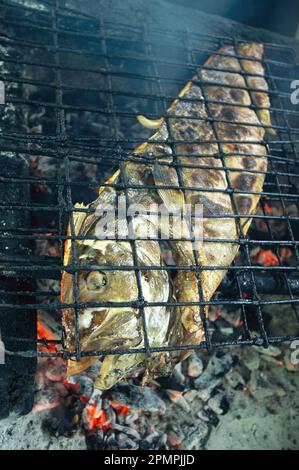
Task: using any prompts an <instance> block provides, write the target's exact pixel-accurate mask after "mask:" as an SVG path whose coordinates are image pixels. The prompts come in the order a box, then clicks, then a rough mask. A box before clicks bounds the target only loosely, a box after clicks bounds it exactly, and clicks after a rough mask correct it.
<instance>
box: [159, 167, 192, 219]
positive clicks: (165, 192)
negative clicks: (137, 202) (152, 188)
mask: <svg viewBox="0 0 299 470" xmlns="http://www.w3.org/2000/svg"><path fill="white" fill-rule="evenodd" d="M173 171H175V170H173ZM152 173H153V177H154V181H155V184H156V186H157V191H158V194H159V196H160V198H161V199H162V201H163V203H164V204H165V207H166V208H167V210H169V211H171V212H175V211H178V210H179V211H183V209H184V193H183V191H182V190H181V189H179V188H178V189H176V188H173V189H172V188H171V189H159V186H175V184H177V181H176V172H175V174H174V175H172V169H171V168H167V167H166V166H165V167H162V166H161V165H159V164H158V162H155V164H154V167H153V171H152Z"/></svg>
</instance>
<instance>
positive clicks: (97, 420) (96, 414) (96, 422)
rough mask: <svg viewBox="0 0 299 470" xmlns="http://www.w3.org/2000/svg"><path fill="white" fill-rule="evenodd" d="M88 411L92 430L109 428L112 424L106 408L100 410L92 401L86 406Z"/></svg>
mask: <svg viewBox="0 0 299 470" xmlns="http://www.w3.org/2000/svg"><path fill="white" fill-rule="evenodd" d="M86 413H87V416H88V418H89V424H88V426H89V429H90V431H96V430H97V429H98V428H102V429H109V428H110V424H109V422H108V417H107V415H106V413H105V411H104V410H99V409H98V406H97V404H96V403H90V404H89V405H87V407H86Z"/></svg>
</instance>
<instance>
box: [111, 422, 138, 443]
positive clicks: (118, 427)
mask: <svg viewBox="0 0 299 470" xmlns="http://www.w3.org/2000/svg"><path fill="white" fill-rule="evenodd" d="M113 430H114V431H118V432H121V433H123V434H127V435H128V436H129V437H130V438H131V439H135V440H138V441H139V440H140V438H141V437H140V434H139V432H138V431H136V430H135V429H132V428H129V427H128V426H121V425H120V424H117V423H115V424H114V425H113Z"/></svg>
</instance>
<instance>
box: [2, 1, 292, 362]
mask: <svg viewBox="0 0 299 470" xmlns="http://www.w3.org/2000/svg"><path fill="white" fill-rule="evenodd" d="M68 3H69V4H71V2H68ZM68 3H67V2H60V1H57V0H56V1H55V0H52V1H50V0H49V1H37V2H35V1H33V2H30V5H29V4H28V2H22V1H21V0H20V1H16V2H13V1H5V2H3V6H2V9H1V16H2V24H3V32H2V33H1V35H0V53H1V57H0V60H1V64H2V65H1V70H0V80H2V81H3V82H4V83H5V89H6V103H5V105H2V109H1V113H2V122H1V124H0V129H1V133H0V146H1V151H2V155H3V160H2V161H3V164H2V168H3V166H5V167H6V168H7V165H8V162H10V164H9V165H10V166H9V169H10V171H8V172H7V171H6V172H5V173H4V172H3V171H2V176H1V191H2V192H3V194H4V195H6V196H3V197H2V200H1V211H2V216H1V218H2V226H1V242H0V243H1V261H0V262H1V278H2V287H1V293H2V303H1V304H0V313H1V329H2V339H3V341H4V343H5V345H6V347H7V349H8V350H10V352H9V357H10V360H12V361H13V364H16V363H17V362H18V361H21V360H23V359H24V358H27V359H28V360H29V361H31V362H27V363H26V364H27V365H28V364H31V367H33V368H34V364H35V362H34V361H35V360H36V357H37V356H62V357H65V358H74V359H77V360H79V359H80V358H81V357H82V356H86V355H96V356H105V355H108V354H111V353H112V352H113V354H131V353H136V351H138V352H145V353H147V354H151V353H153V352H157V351H163V350H168V351H169V350H174V349H202V348H207V349H209V350H211V349H212V348H216V347H217V348H224V347H226V346H233V345H260V346H265V347H267V346H269V345H270V344H275V343H282V342H290V341H292V340H295V339H299V325H297V327H295V328H293V327H292V330H291V331H289V332H288V333H287V334H285V332H283V333H281V335H277V334H276V335H273V334H271V332H269V331H268V325H267V319H266V317H265V313H264V309H265V307H268V308H269V306H273V309H274V308H276V311H277V315H279V308H285V306H288V308H289V309H290V311H291V312H293V315H294V318H297V320H298V319H299V317H298V311H297V309H298V302H299V276H298V266H299V254H298V243H299V238H298V235H299V206H298V203H299V194H298V188H299V184H298V183H299V182H298V178H299V173H298V143H299V140H298V135H299V109H298V106H295V105H294V104H292V103H291V101H290V92H291V89H290V83H291V80H293V79H296V78H298V76H299V74H298V73H299V65H298V51H299V48H298V47H297V48H296V45H295V43H294V42H292V41H291V40H286V39H284V38H280V39H279V38H277V40H276V42H270V41H269V40H267V41H265V40H264V41H263V42H264V44H265V57H264V59H263V63H264V66H265V70H266V79H267V82H268V84H269V89H270V91H269V94H270V99H271V104H272V109H271V114H272V119H273V125H274V128H275V129H276V131H277V136H276V137H274V138H272V140H271V141H268V150H269V152H268V161H269V170H268V172H267V177H266V182H265V185H264V190H263V192H262V195H261V196H262V197H261V208H260V211H259V213H257V214H256V215H254V216H253V219H254V220H253V223H252V227H251V229H250V231H249V235H248V237H242V236H241V237H240V239H239V240H237V242H238V243H239V244H240V253H241V256H240V260H241V261H239V262H238V261H236V262H234V263H233V265H232V266H230V267H229V269H228V274H227V276H226V278H225V280H224V281H223V283H222V285H221V286H220V288H219V291H218V293H217V294H216V295H215V296H214V297H213V299H212V300H210V301H209V302H207V301H204V299H202V301H201V302H199V304H200V306H201V309H202V317H203V323H204V328H205V334H206V339H205V341H204V342H202V343H201V344H200V345H188V346H177V347H166V346H165V347H151V345H150V344H149V342H148V338H147V331H146V330H147V329H146V324H144V336H145V342H144V343H145V347H144V348H142V349H137V348H134V349H127V350H119V351H118V350H113V351H110V350H96V351H90V352H83V351H81V346H80V338H79V331H76V351H75V352H70V351H68V350H66V348H65V345H64V338H63V331H61V338H60V339H58V340H48V339H46V338H42V339H41V338H40V339H38V340H37V339H36V327H35V326H31V328H27V330H26V331H25V332H24V331H22V328H20V327H19V328H16V329H13V328H11V323H10V322H11V321H12V319H13V318H14V317H15V316H16V315H19V313H20V312H21V315H22V318H24V319H26V322H29V323H30V322H31V323H30V324H33V325H36V311H37V310H38V309H43V310H47V311H48V312H51V314H52V315H56V317H57V318H59V315H60V312H61V309H62V308H64V307H67V305H63V304H61V303H60V301H59V292H58V291H57V290H56V291H53V290H52V291H51V290H48V289H44V290H42V289H40V288H37V281H38V280H39V279H45V280H53V279H56V280H58V279H60V277H61V273H62V271H63V270H64V269H65V268H64V267H63V263H62V257H59V256H52V257H51V256H44V255H36V254H34V246H35V244H36V243H42V242H50V243H53V242H54V243H59V246H60V248H61V253H62V251H63V243H64V242H65V240H67V239H71V240H72V243H73V242H74V240H75V239H76V236H75V233H74V223H73V214H74V210H76V211H78V209H74V203H75V202H82V201H83V202H85V203H87V202H91V201H92V200H94V199H95V194H96V188H97V187H98V186H99V185H102V184H103V183H104V182H105V180H106V179H107V177H109V176H111V174H112V172H113V170H115V169H116V168H118V167H120V168H121V167H122V165H123V163H124V162H125V161H127V160H129V159H130V151H132V149H133V148H135V147H136V146H137V144H139V143H142V142H144V141H145V140H146V139H147V138H148V136H149V133H148V132H147V131H145V130H143V129H141V128H140V127H139V126H138V124H137V123H136V114H140V113H141V114H146V115H147V116H149V117H150V118H151V117H152V118H157V117H160V116H161V115H165V112H166V109H167V108H168V107H169V104H170V103H171V102H172V101H173V100H174V99H175V98H176V97H177V94H178V92H179V91H180V90H181V88H182V87H183V86H184V84H185V83H186V81H188V80H190V78H191V77H192V76H193V75H194V73H195V71H196V70H197V69H198V67H199V66H200V65H201V64H203V62H204V60H205V59H206V58H207V57H208V56H209V55H211V54H212V53H213V52H215V51H216V50H217V49H218V48H219V47H220V46H221V45H224V44H233V45H236V44H238V43H239V42H240V41H241V40H244V39H245V40H246V39H247V37H244V36H246V34H247V35H248V31H247V33H246V34H245V33H244V34H240V33H239V32H238V31H236V35H235V36H233V35H232V34H231V31H230V34H229V35H225V34H224V33H222V34H218V35H215V34H209V33H207V32H202V33H201V32H198V31H196V30H194V28H191V29H190V28H189V29H187V28H184V29H181V30H178V29H175V30H174V29H170V28H164V29H163V28H162V27H161V26H159V25H155V24H151V25H148V24H147V23H146V22H144V21H141V19H142V16H140V15H142V13H140V12H138V11H136V12H135V13H136V17H137V18H138V17H139V18H140V21H139V25H137V26H136V25H132V24H129V23H128V24H127V23H126V21H125V19H124V21H123V23H122V19H121V15H117V14H116V13H115V15H114V16H115V18H116V17H117V18H118V20H119V21H118V22H117V23H116V22H115V21H114V22H113V21H111V20H110V19H108V20H107V19H106V18H105V16H104V15H103V17H100V16H99V17H97V18H95V17H93V16H91V15H88V14H87V13H86V14H83V13H80V12H79V11H76V10H74V9H72V8H70V6H67V4H68ZM138 15H139V16H138ZM244 31H245V29H244ZM245 32H246V31H245ZM245 88H246V89H248V90H249V91H252V89H251V88H250V87H248V86H246V87H245ZM207 104H208V103H207ZM39 125H40V128H38V126H39ZM170 143H171V144H172V146H173V149H174V151H175V142H170ZM218 143H219V142H218ZM29 156H31V158H33V159H34V157H37V156H38V157H39V159H40V162H41V163H42V162H43V161H46V162H50V163H49V165H48V166H47V168H48V170H49V171H47V170H46V169H45V168H46V165H45V166H44V167H43V168H44V169H43V170H42V173H35V174H34V173H32V172H31V173H30V172H29V168H28V157H29ZM144 163H146V161H144ZM80 165H81V167H80ZM84 165H87V166H88V168H91V169H92V171H91V174H90V175H89V176H88V175H86V174H85V176H84V180H83V181H82V173H84V171H85V170H84ZM78 168H79V170H78ZM80 168H81V170H80ZM74 169H75V170H74ZM83 170H84V171H83ZM76 171H77V172H78V171H79V175H78V174H76ZM80 172H81V173H80ZM123 181H125V180H123ZM110 185H112V186H113V183H111V184H110ZM118 187H119V185H118ZM122 189H124V190H125V191H126V193H127V191H128V189H129V188H128V185H126V184H125V183H124V184H123V185H122ZM150 189H151V187H150V186H149V190H150ZM181 189H183V190H186V189H188V188H187V187H182V188H181ZM37 191H39V193H38V194H39V195H38V196H37ZM217 191H219V190H217ZM228 191H229V192H230V194H231V196H232V197H233V191H232V189H231V188H230V187H228ZM271 203H274V204H276V206H277V207H279V211H280V212H279V213H278V214H274V213H269V212H268V211H267V204H271ZM290 206H291V207H292V210H291V211H290ZM81 210H84V209H81ZM297 210H298V212H297ZM232 217H235V218H236V220H237V221H238V223H240V218H241V217H242V216H240V215H238V214H235V215H233V216H232ZM12 220H13V221H17V223H12ZM69 221H70V227H71V234H70V237H68V236H67V234H66V228H67V224H68V222H69ZM260 224H262V226H263V230H260ZM277 224H280V226H281V227H282V228H281V227H280V230H279V232H278V234H277V231H276V229H275V227H276V225H277ZM212 241H215V240H214V239H213V240H212ZM235 241H236V240H225V241H224V242H228V243H233V242H235ZM132 243H133V244H134V241H133V240H132ZM254 247H262V248H264V249H267V250H269V249H271V250H272V252H273V253H274V254H275V256H276V259H277V264H276V265H274V266H271V265H270V266H260V265H258V264H255V263H254V262H253V261H252V256H251V250H252V249H253V248H254ZM282 249H289V250H291V254H292V258H293V262H292V263H288V262H286V261H285V259H284V258H283V257H282V255H281V253H282V251H281V250H282ZM73 254H75V252H74V251H73ZM186 268H188V270H189V269H194V270H196V271H197V272H199V273H200V270H202V269H216V268H217V267H216V266H214V267H204V266H193V267H191V268H190V267H180V269H186ZM67 269H68V271H69V272H71V273H72V274H73V276H74V299H75V302H74V304H73V305H71V306H70V307H73V308H74V311H75V318H76V319H77V320H78V309H79V308H81V307H83V306H84V305H83V304H79V302H78V298H77V284H76V283H77V272H78V269H79V267H78V265H77V264H76V261H75V257H74V261H73V262H72V264H71V265H69V266H68V267H67ZM80 269H82V267H80ZM85 269H87V270H88V269H94V266H93V267H91V266H90V267H89V266H87V267H85ZM107 269H115V267H111V266H110V267H109V266H108V267H107ZM124 269H126V270H127V269H128V268H124ZM130 269H133V270H134V271H135V272H136V275H137V276H138V272H140V270H141V269H153V267H151V268H149V267H140V266H138V263H137V262H136V257H135V259H134V266H133V267H130ZM154 269H165V268H161V267H160V266H156V267H154ZM167 269H169V270H171V269H178V267H176V266H169V267H168V268H167ZM217 269H219V268H217ZM199 278H200V276H199ZM199 283H200V281H199ZM199 289H200V285H199ZM270 294H272V295H270ZM273 294H275V297H273ZM166 304H167V305H169V306H171V305H177V304H176V303H175V302H167V303H166ZM189 304H192V303H188V302H186V303H184V304H183V305H189ZM122 305H123V304H120V303H116V304H115V306H122ZM146 305H148V303H145V302H144V300H143V294H142V289H141V290H140V291H139V299H138V301H137V302H135V303H134V307H138V308H139V309H140V314H141V315H143V309H144V307H145V306H146ZM205 305H211V306H220V305H221V306H223V305H230V306H235V307H236V308H237V307H239V308H241V311H242V328H240V332H239V335H238V336H237V337H234V338H228V339H227V338H223V339H221V340H219V339H218V340H217V339H214V338H213V337H212V336H211V334H210V329H209V324H208V320H207V318H206V317H205V315H204V306H205ZM93 306H104V305H103V304H97V305H94V304H93ZM143 318H144V316H143ZM76 323H78V321H76ZM252 325H254V326H253V327H252ZM292 325H293V323H292ZM77 330H78V329H77ZM53 343H55V344H56V345H57V347H58V349H57V351H56V352H51V351H50V350H47V349H45V347H48V348H49V347H50V345H51V344H53ZM38 344H42V345H43V346H44V348H43V350H42V351H41V350H38V349H37V345H38Z"/></svg>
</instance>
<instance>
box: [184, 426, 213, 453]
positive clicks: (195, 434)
mask: <svg viewBox="0 0 299 470" xmlns="http://www.w3.org/2000/svg"><path fill="white" fill-rule="evenodd" d="M208 434H209V427H208V425H207V424H206V423H204V422H203V421H196V424H195V425H194V426H192V431H191V432H189V433H188V434H187V435H186V436H184V448H185V449H188V450H198V449H200V448H202V445H203V443H204V442H205V440H206V438H207V436H208Z"/></svg>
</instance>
